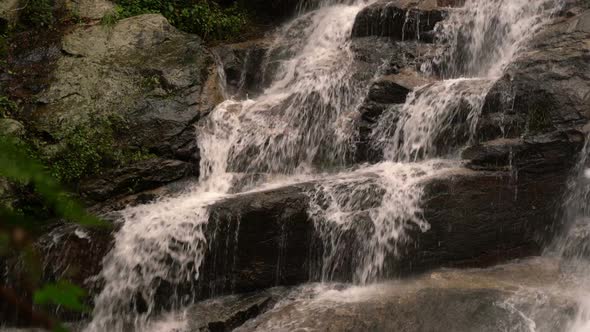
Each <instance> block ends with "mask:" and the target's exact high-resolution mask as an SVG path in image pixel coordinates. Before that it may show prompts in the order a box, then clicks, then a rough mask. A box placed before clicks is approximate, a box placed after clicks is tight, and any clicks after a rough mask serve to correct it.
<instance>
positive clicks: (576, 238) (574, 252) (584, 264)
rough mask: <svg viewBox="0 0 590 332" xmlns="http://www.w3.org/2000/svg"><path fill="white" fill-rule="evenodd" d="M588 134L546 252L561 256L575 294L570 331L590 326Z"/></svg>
mask: <svg viewBox="0 0 590 332" xmlns="http://www.w3.org/2000/svg"><path fill="white" fill-rule="evenodd" d="M589 156H590V137H587V138H586V143H585V145H584V148H583V149H582V151H581V152H580V157H579V160H578V163H577V166H576V168H575V169H574V172H573V176H572V177H571V179H570V180H569V183H568V188H567V189H568V190H567V193H566V196H565V202H564V206H563V210H564V214H563V223H564V230H563V233H562V235H560V236H558V237H557V239H556V240H555V241H554V243H553V245H552V246H550V247H549V248H548V249H547V253H546V254H547V255H549V256H556V257H557V258H558V259H559V260H560V265H561V271H562V279H563V280H565V281H566V282H567V285H568V287H567V288H568V289H569V290H570V291H572V292H573V293H575V294H576V296H577V300H578V311H577V313H576V317H575V320H573V321H572V322H571V324H570V326H569V327H568V328H567V331H569V332H585V331H588V330H590V278H588V275H589V274H590V250H589V249H590V247H589V243H590V242H589V240H590V204H588V200H589V199H590V168H589V166H590V165H589V164H588V162H589V159H588V158H589Z"/></svg>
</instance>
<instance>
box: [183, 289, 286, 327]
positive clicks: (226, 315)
mask: <svg viewBox="0 0 590 332" xmlns="http://www.w3.org/2000/svg"><path fill="white" fill-rule="evenodd" d="M285 293H286V291H285V290H283V289H277V288H275V289H271V290H268V291H263V292H258V293H251V294H244V295H233V296H227V297H223V298H218V299H213V300H208V301H204V302H200V303H197V304H195V305H193V306H191V307H190V308H189V309H188V311H187V313H186V317H190V318H189V319H188V324H187V325H188V330H189V331H194V332H217V331H233V330H234V329H235V328H237V327H238V326H240V325H242V324H244V323H245V322H246V321H248V320H251V319H253V318H255V317H257V316H258V315H260V314H262V313H263V312H264V311H266V310H267V309H269V308H270V307H272V306H273V305H274V304H275V303H276V302H277V300H278V299H279V298H280V296H283V295H285Z"/></svg>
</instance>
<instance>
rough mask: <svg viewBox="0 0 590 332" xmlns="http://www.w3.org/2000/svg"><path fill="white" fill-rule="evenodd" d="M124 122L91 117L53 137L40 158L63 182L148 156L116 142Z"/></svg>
mask: <svg viewBox="0 0 590 332" xmlns="http://www.w3.org/2000/svg"><path fill="white" fill-rule="evenodd" d="M125 126H126V125H125V121H124V120H123V119H121V118H118V117H115V116H103V117H96V118H93V119H91V120H90V121H88V122H85V123H82V124H78V125H76V126H74V127H72V128H69V129H66V130H64V131H63V132H62V133H60V134H59V135H58V136H57V137H55V138H56V140H57V141H58V142H59V144H58V146H57V147H56V149H55V150H56V151H55V153H50V152H45V154H44V156H43V157H42V158H43V159H44V160H45V162H46V164H47V165H50V166H49V169H50V174H51V175H52V176H53V177H54V178H56V179H58V180H60V181H61V182H63V183H69V184H74V183H77V182H78V181H79V180H80V179H81V178H83V177H85V176H92V175H96V174H100V173H101V172H102V171H103V170H104V169H107V168H112V167H116V166H120V165H126V164H129V163H131V162H133V161H139V160H144V159H149V158H152V157H153V155H151V154H150V153H148V152H146V151H143V150H137V151H134V150H132V149H130V148H128V147H124V146H120V145H119V144H117V140H116V138H115V136H116V132H118V131H122V130H123V129H125Z"/></svg>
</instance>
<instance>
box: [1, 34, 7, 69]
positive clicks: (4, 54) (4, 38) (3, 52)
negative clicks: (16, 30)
mask: <svg viewBox="0 0 590 332" xmlns="http://www.w3.org/2000/svg"><path fill="white" fill-rule="evenodd" d="M8 46H9V45H8V35H7V34H5V33H4V34H0V65H2V64H4V63H6V57H8Z"/></svg>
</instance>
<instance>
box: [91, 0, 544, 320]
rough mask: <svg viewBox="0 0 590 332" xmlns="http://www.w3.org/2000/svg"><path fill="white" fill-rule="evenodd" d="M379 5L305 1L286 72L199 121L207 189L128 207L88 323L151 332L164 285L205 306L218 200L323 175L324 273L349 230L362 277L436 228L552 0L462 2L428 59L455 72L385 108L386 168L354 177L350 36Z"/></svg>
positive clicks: (278, 50) (335, 261) (382, 141)
mask: <svg viewBox="0 0 590 332" xmlns="http://www.w3.org/2000/svg"><path fill="white" fill-rule="evenodd" d="M371 2H372V1H361V0H358V1H352V0H351V1H319V2H306V3H307V5H305V6H304V5H302V7H301V8H312V7H315V8H318V9H316V10H313V11H309V12H305V13H302V14H301V15H300V16H299V17H297V18H296V19H295V20H293V21H292V22H290V23H288V24H286V25H285V26H284V27H282V28H281V29H280V30H279V32H278V33H277V34H276V39H275V42H274V44H273V47H271V48H270V50H269V51H268V53H267V58H269V59H270V58H273V57H274V58H276V59H279V60H276V61H279V62H280V66H279V68H278V70H277V72H276V74H275V75H274V79H273V80H272V82H271V83H270V86H269V87H268V88H267V89H266V90H265V91H264V92H263V93H262V94H261V95H260V96H258V97H256V98H255V99H252V100H250V99H246V100H227V101H225V102H223V103H222V104H220V105H219V106H218V107H217V108H216V109H215V110H214V111H213V112H212V113H211V114H210V115H209V116H208V118H207V119H206V120H205V121H203V122H202V123H200V125H199V128H198V130H197V131H198V134H197V140H198V143H199V148H200V152H201V158H202V160H201V165H200V168H201V172H200V174H201V180H200V183H198V184H196V185H194V186H193V187H192V188H189V189H188V190H186V192H184V193H182V194H181V195H179V196H177V197H171V198H165V199H161V200H160V201H158V202H156V203H152V204H149V205H144V206H138V207H132V208H128V209H127V210H125V211H124V212H123V224H122V227H121V230H120V231H119V232H118V233H117V234H116V238H115V245H114V248H113V249H112V251H111V253H110V254H109V255H108V257H106V258H105V261H104V268H103V271H102V272H101V274H100V276H99V278H100V279H102V280H103V281H104V283H105V287H104V289H103V291H102V292H101V294H100V295H99V296H98V297H97V299H96V307H95V310H94V318H93V321H92V322H91V324H90V325H89V327H88V330H89V331H105V330H109V331H122V330H129V329H133V328H135V329H137V330H142V328H144V327H145V326H146V324H147V323H148V321H149V318H150V317H151V316H152V315H153V314H154V313H155V311H156V309H157V308H156V303H157V302H158V300H159V299H158V296H159V294H158V289H160V288H161V287H168V288H171V289H172V290H174V291H173V292H172V294H173V296H171V298H170V299H167V300H168V301H167V302H169V305H170V306H171V307H172V308H177V307H180V306H182V305H184V304H187V303H190V302H191V301H193V300H194V299H193V298H192V295H191V294H192V293H191V291H190V289H189V290H187V289H186V287H187V286H186V285H189V286H188V287H190V285H191V284H193V283H194V282H195V281H196V280H197V279H198V278H199V268H200V266H201V263H202V261H203V258H204V252H205V250H206V249H207V246H208V242H207V241H208V239H207V238H206V236H205V234H204V225H206V223H207V222H208V221H209V218H210V216H209V213H208V209H207V207H208V206H209V205H211V204H212V203H214V202H215V201H217V200H219V199H223V198H227V197H229V196H230V195H232V194H233V193H236V192H243V191H244V190H246V189H248V190H261V189H263V188H267V187H268V186H269V185H271V183H272V182H273V181H279V179H284V178H285V177H288V178H289V177H290V178H291V180H290V181H297V180H306V181H309V180H315V181H317V183H318V184H317V186H316V190H315V191H312V192H311V193H310V198H311V204H310V209H309V215H310V217H311V218H312V219H313V220H314V221H315V224H316V229H317V231H318V233H319V235H320V237H321V238H322V239H323V240H324V247H325V250H324V253H323V257H322V262H321V273H320V274H321V276H320V277H321V278H322V280H331V279H332V278H333V277H334V275H333V274H334V271H336V270H337V269H338V268H339V266H340V264H342V262H341V261H340V257H338V252H339V249H340V248H342V246H346V245H347V243H346V242H343V234H344V233H346V232H350V231H351V230H352V231H353V232H354V233H355V235H356V236H357V241H356V242H358V243H359V244H360V250H358V252H357V257H355V258H354V259H353V261H354V264H353V265H354V266H353V269H354V273H353V274H354V280H355V281H356V282H358V283H362V284H364V283H368V282H371V281H374V280H375V279H376V278H378V277H379V276H381V275H383V274H384V272H385V271H384V264H385V260H386V257H387V256H389V255H395V254H396V253H397V251H398V248H399V246H400V245H401V244H404V243H406V242H407V241H409V239H408V238H407V237H406V235H405V234H406V232H407V230H408V229H410V228H414V227H417V228H419V229H421V230H422V231H427V230H428V228H429V225H428V222H427V220H424V219H423V217H422V210H421V208H420V201H421V198H422V194H423V192H422V191H423V190H422V186H421V184H422V183H423V182H424V181H425V180H426V179H428V178H429V177H432V176H436V175H438V174H443V173H444V171H445V170H446V169H448V168H449V167H453V166H455V165H457V164H458V163H459V162H458V161H450V160H438V159H435V158H439V157H447V156H450V155H451V156H452V155H454V154H456V152H457V150H458V149H457V148H458V147H460V146H462V145H464V144H465V143H466V142H468V141H469V140H471V139H473V134H474V133H475V130H476V127H477V119H478V115H479V112H480V110H481V105H482V103H483V99H484V97H485V95H486V93H487V91H488V89H489V87H490V86H491V85H492V84H493V82H494V81H495V80H496V79H497V78H498V77H499V76H500V74H501V73H502V71H503V69H504V68H505V67H506V65H507V64H509V63H510V61H511V60H512V58H513V57H514V56H515V54H517V52H518V50H519V49H520V48H521V47H522V46H523V45H524V43H525V42H526V40H528V39H529V38H530V37H531V35H532V34H534V32H535V31H536V30H537V29H538V28H539V27H540V26H541V25H542V24H543V23H544V22H545V21H546V20H547V19H548V17H549V15H550V13H551V10H550V8H552V7H553V6H550V5H551V4H553V1H552V0H495V1H483V0H481V1H477V0H467V2H466V4H465V6H464V8H461V9H457V10H453V11H452V12H451V14H450V16H449V18H448V19H447V20H446V21H445V23H444V24H442V25H441V26H440V27H439V36H441V37H440V43H441V44H442V45H446V46H445V47H444V51H443V52H442V53H441V54H440V55H439V56H438V57H437V60H436V61H434V62H432V63H431V64H429V65H427V66H423V68H424V69H426V68H431V69H432V72H431V73H430V74H433V73H435V72H437V73H438V74H440V76H442V77H445V78H450V79H448V80H443V81H440V82H437V83H433V84H431V85H427V86H423V87H420V88H418V89H416V91H414V92H413V93H412V94H411V96H410V97H409V98H408V101H407V102H406V104H405V105H402V106H401V107H398V108H394V109H391V110H390V111H389V112H387V113H386V114H385V115H384V116H383V118H382V120H381V121H380V122H379V124H378V125H377V127H375V129H374V131H373V133H372V138H373V141H375V142H377V143H376V144H377V148H378V149H380V150H382V151H383V152H384V156H385V159H386V161H385V162H383V163H380V164H377V165H372V166H361V167H360V168H356V169H355V170H351V171H345V170H344V169H345V168H346V167H347V166H349V164H350V158H351V156H352V155H353V152H354V149H355V148H354V140H355V138H356V134H355V132H356V130H355V126H356V125H357V123H356V122H355V116H354V114H355V112H356V111H357V108H358V107H359V105H360V104H361V103H362V101H363V98H364V96H365V94H366V93H367V89H368V86H369V83H370V82H368V81H365V80H362V79H361V80H359V79H355V78H354V73H355V72H354V54H353V51H352V49H351V38H350V36H351V31H352V26H353V23H354V19H355V16H356V15H357V13H358V12H359V11H360V10H361V9H362V8H363V7H364V6H366V5H368V4H369V3H371ZM306 6H311V7H306ZM442 146H444V148H442ZM335 172H339V173H338V174H334V173H335ZM327 173H331V174H330V175H326V174H327ZM261 175H263V176H261ZM244 181H245V182H246V183H247V184H246V185H244ZM237 183H240V185H239V186H237ZM363 225H366V227H365V226H363Z"/></svg>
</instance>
